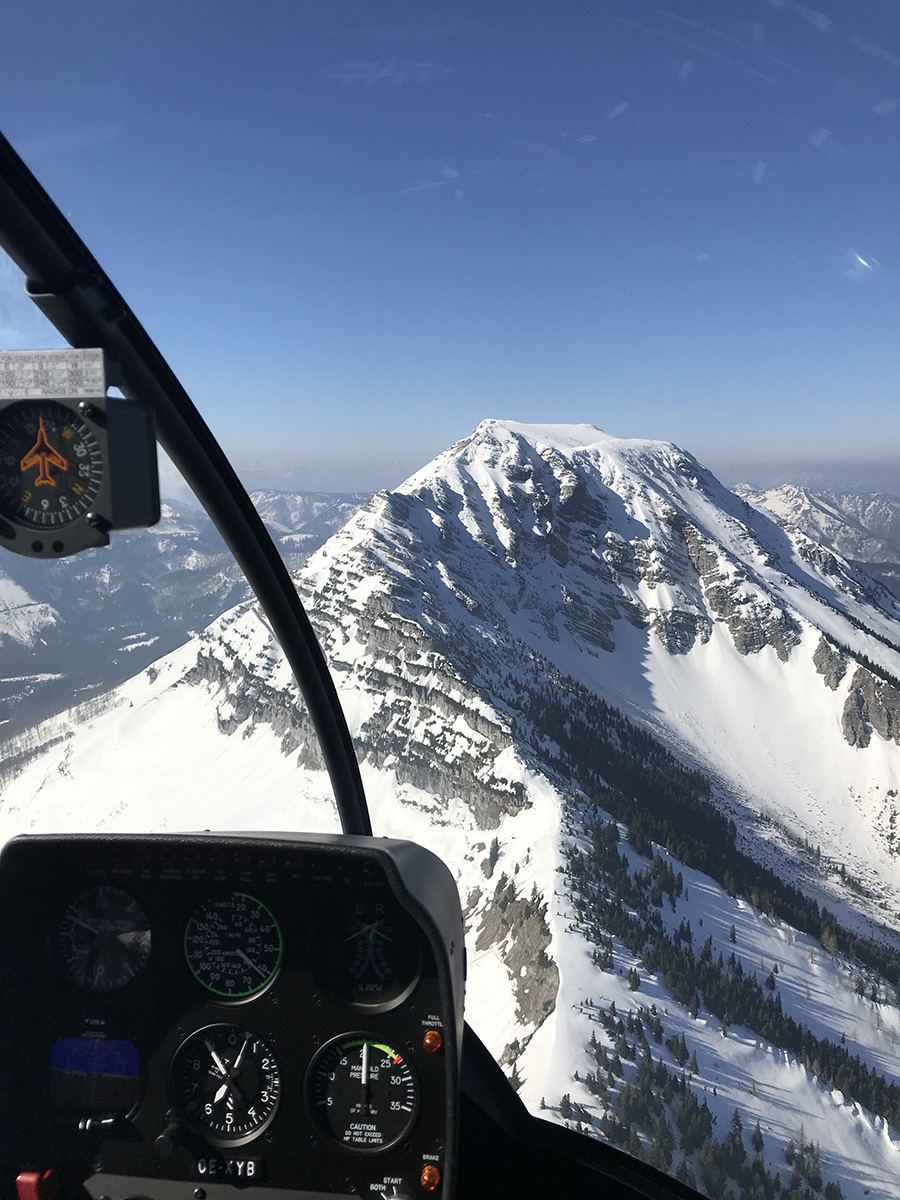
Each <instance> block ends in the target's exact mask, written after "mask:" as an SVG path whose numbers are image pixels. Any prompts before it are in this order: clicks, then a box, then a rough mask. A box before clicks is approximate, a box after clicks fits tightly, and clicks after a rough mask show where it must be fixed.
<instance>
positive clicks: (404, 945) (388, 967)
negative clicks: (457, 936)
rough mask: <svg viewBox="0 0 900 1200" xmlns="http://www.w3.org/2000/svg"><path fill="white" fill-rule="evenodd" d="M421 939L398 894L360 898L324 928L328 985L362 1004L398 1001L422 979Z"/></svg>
mask: <svg viewBox="0 0 900 1200" xmlns="http://www.w3.org/2000/svg"><path fill="white" fill-rule="evenodd" d="M421 938H422V935H421V933H420V931H419V929H418V927H417V925H416V923H415V922H414V921H413V919H412V918H411V917H410V916H409V915H408V914H407V913H406V912H405V911H404V910H403V909H402V908H401V907H400V905H399V904H397V902H396V901H395V900H393V899H392V898H389V897H380V898H378V899H375V898H372V899H365V898H364V899H360V900H357V901H354V902H352V903H351V904H349V905H347V906H346V907H344V908H341V909H339V910H338V911H337V912H336V913H334V914H333V915H332V916H331V917H328V918H326V920H325V921H324V922H323V923H322V926H321V928H320V931H319V947H320V955H319V958H320V961H321V962H322V963H323V964H324V965H323V975H322V984H323V986H324V987H325V988H326V990H328V991H330V992H332V993H333V994H335V995H337V996H339V997H340V998H341V999H344V1000H347V1001H349V1002H350V1003H351V1004H353V1005H355V1006H357V1007H359V1008H366V1009H372V1010H375V1009H385V1008H389V1007H391V1006H392V1005H394V1004H398V1003H399V1002H400V1001H401V1000H404V999H405V998H406V997H407V996H408V995H409V994H410V992H411V991H412V989H413V988H414V987H415V985H416V983H417V982H418V978H419V974H420V972H421V969H422V943H421Z"/></svg>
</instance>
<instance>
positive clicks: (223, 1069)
mask: <svg viewBox="0 0 900 1200" xmlns="http://www.w3.org/2000/svg"><path fill="white" fill-rule="evenodd" d="M203 1044H204V1046H206V1048H207V1050H208V1051H209V1056H210V1058H211V1059H212V1060H213V1062H214V1063H215V1065H216V1070H217V1071H218V1072H219V1074H220V1075H221V1076H222V1078H223V1079H228V1077H229V1076H228V1068H227V1067H226V1066H225V1064H224V1063H223V1062H222V1060H221V1058H219V1056H218V1054H216V1048H215V1046H214V1045H213V1044H212V1042H211V1041H210V1040H209V1038H206V1039H205V1040H204V1042H203Z"/></svg>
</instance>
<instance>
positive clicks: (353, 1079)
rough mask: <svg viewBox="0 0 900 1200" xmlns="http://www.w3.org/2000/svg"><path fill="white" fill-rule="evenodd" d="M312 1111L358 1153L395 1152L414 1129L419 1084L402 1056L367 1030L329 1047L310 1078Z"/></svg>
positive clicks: (325, 1130) (308, 1097)
mask: <svg viewBox="0 0 900 1200" xmlns="http://www.w3.org/2000/svg"><path fill="white" fill-rule="evenodd" d="M306 1102H307V1106H308V1108H309V1112H310V1115H311V1117H312V1119H313V1121H314V1122H315V1124H316V1125H317V1126H318V1128H319V1129H320V1131H321V1132H322V1133H323V1134H324V1135H325V1137H327V1138H328V1139H329V1140H331V1141H334V1142H337V1143H338V1144H339V1145H340V1146H342V1147H344V1149H346V1150H351V1151H354V1152H356V1153H358V1154H377V1153H378V1152H379V1151H381V1150H389V1149H390V1148H391V1147H392V1146H395V1145H396V1144H397V1143H398V1142H400V1141H402V1139H403V1138H404V1137H405V1136H406V1135H407V1133H409V1131H410V1129H411V1128H412V1126H413V1123H414V1122H415V1119H416V1115H417V1113H418V1109H419V1087H418V1084H417V1082H416V1077H415V1075H414V1074H413V1070H412V1067H411V1066H410V1064H409V1063H408V1062H407V1061H406V1059H405V1058H404V1057H403V1055H402V1054H399V1053H398V1052H397V1051H396V1050H394V1049H393V1048H392V1047H391V1046H388V1045H386V1044H385V1043H384V1042H377V1041H375V1039H374V1038H372V1037H370V1036H368V1035H366V1034H364V1033H349V1034H344V1035H343V1036H341V1037H339V1038H336V1039H335V1040H334V1041H333V1042H329V1043H328V1045H326V1046H323V1048H322V1049H321V1050H320V1051H319V1053H318V1054H317V1055H316V1057H315V1058H314V1059H313V1061H312V1063H311V1064H310V1067H309V1071H308V1073H307V1078H306Z"/></svg>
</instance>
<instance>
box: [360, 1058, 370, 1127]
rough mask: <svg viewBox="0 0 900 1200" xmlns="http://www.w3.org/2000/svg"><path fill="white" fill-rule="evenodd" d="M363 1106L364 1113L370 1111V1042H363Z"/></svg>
mask: <svg viewBox="0 0 900 1200" xmlns="http://www.w3.org/2000/svg"><path fill="white" fill-rule="evenodd" d="M360 1078H361V1082H362V1108H363V1112H364V1113H368V1111H369V1043H368V1042H363V1048H362V1074H361V1077H360Z"/></svg>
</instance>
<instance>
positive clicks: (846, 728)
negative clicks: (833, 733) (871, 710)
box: [841, 687, 872, 750]
mask: <svg viewBox="0 0 900 1200" xmlns="http://www.w3.org/2000/svg"><path fill="white" fill-rule="evenodd" d="M841 730H842V732H843V734H844V737H845V738H846V739H847V741H848V742H849V743H850V745H851V746H856V747H858V749H860V750H864V749H865V747H866V746H868V744H869V742H871V740H872V729H871V727H870V725H869V723H868V721H867V720H866V702H865V698H864V697H863V694H862V692H861V690H860V689H859V688H856V687H855V688H852V689H851V690H850V694H849V695H848V696H847V699H846V702H845V703H844V711H843V714H842V715H841Z"/></svg>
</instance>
